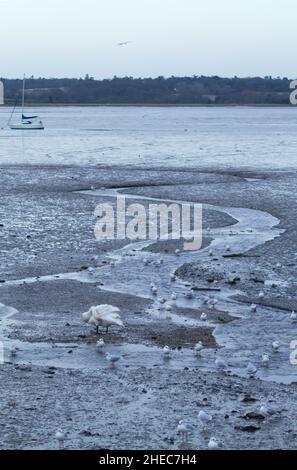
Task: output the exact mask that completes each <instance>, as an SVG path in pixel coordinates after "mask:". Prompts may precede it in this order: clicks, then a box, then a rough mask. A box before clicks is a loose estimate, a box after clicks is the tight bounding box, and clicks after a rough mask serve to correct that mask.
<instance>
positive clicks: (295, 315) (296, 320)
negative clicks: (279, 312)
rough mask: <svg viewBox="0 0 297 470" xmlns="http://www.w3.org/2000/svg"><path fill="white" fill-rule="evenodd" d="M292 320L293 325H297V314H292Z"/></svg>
mask: <svg viewBox="0 0 297 470" xmlns="http://www.w3.org/2000/svg"><path fill="white" fill-rule="evenodd" d="M291 320H292V322H293V323H296V322H297V313H296V312H292V314H291Z"/></svg>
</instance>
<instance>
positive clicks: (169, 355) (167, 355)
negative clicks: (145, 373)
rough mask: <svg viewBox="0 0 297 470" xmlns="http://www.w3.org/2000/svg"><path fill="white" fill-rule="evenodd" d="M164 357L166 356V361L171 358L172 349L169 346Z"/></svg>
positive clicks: (166, 347) (164, 352) (165, 348)
mask: <svg viewBox="0 0 297 470" xmlns="http://www.w3.org/2000/svg"><path fill="white" fill-rule="evenodd" d="M163 355H164V358H165V359H170V357H171V349H170V348H169V346H165V347H164V348H163Z"/></svg>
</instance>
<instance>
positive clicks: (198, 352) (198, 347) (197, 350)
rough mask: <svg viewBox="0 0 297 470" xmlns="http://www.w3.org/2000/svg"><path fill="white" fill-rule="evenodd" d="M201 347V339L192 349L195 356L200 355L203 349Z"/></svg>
mask: <svg viewBox="0 0 297 470" xmlns="http://www.w3.org/2000/svg"><path fill="white" fill-rule="evenodd" d="M203 349H204V348H203V344H202V342H201V341H199V342H198V343H197V344H196V345H195V347H194V351H195V354H196V356H200V354H201V351H203Z"/></svg>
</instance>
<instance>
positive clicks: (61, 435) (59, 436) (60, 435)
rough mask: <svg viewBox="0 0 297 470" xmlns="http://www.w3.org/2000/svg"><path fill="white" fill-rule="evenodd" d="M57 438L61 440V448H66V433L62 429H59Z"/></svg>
mask: <svg viewBox="0 0 297 470" xmlns="http://www.w3.org/2000/svg"><path fill="white" fill-rule="evenodd" d="M55 438H56V439H57V441H58V442H59V449H60V450H62V449H63V448H64V442H65V434H64V433H63V432H62V431H57V432H56V435H55Z"/></svg>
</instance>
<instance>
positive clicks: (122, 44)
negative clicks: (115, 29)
mask: <svg viewBox="0 0 297 470" xmlns="http://www.w3.org/2000/svg"><path fill="white" fill-rule="evenodd" d="M131 42H132V41H124V42H118V44H117V45H118V46H119V47H123V46H128V44H131Z"/></svg>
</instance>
